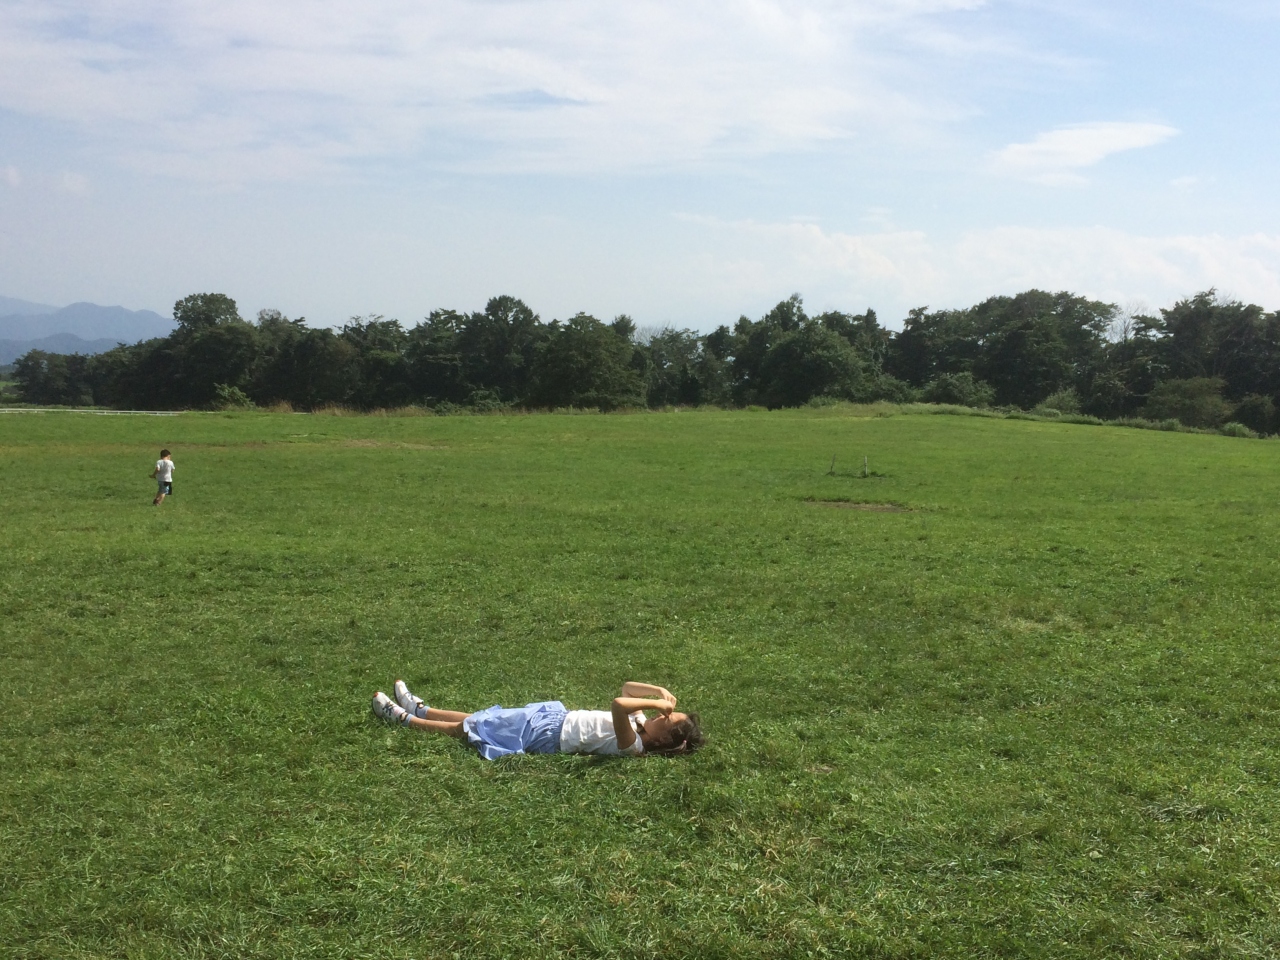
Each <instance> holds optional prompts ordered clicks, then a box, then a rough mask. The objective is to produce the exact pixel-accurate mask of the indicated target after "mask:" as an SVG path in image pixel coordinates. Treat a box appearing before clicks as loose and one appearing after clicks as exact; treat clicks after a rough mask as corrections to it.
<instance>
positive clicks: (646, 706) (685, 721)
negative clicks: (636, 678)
mask: <svg viewBox="0 0 1280 960" xmlns="http://www.w3.org/2000/svg"><path fill="white" fill-rule="evenodd" d="M395 694H396V700H395V701H394V702H393V701H392V699H391V698H390V697H388V696H387V695H386V694H385V693H383V692H382V691H381V690H379V691H378V692H377V693H375V694H374V695H373V712H374V713H376V714H377V715H378V716H380V717H382V718H383V719H384V720H392V721H394V722H396V723H399V724H400V725H402V726H406V727H416V728H417V729H419V730H434V731H435V732H436V733H443V734H447V735H448V736H451V737H456V738H457V739H459V740H466V741H468V742H469V743H470V744H471V745H472V746H473V747H475V748H476V749H477V750H479V751H480V756H482V757H484V758H485V759H486V760H496V759H498V757H505V756H506V755H507V754H510V753H596V754H605V755H609V756H624V757H640V756H644V755H645V754H647V753H650V754H653V753H656V754H667V753H692V752H693V751H694V750H697V749H698V748H699V747H700V746H702V744H703V742H704V737H703V736H702V730H701V729H700V728H699V727H698V715H697V714H696V713H677V712H676V698H675V697H674V696H672V695H671V692H670V691H669V690H667V689H666V687H656V686H654V685H653V684H651V683H635V682H633V681H627V682H626V683H624V684H623V685H622V695H621V696H619V697H617V698H616V699H615V700H614V701H613V705H612V707H611V708H610V709H608V710H566V709H565V707H564V704H563V703H561V702H560V701H559V700H549V701H546V702H544V703H531V704H529V705H528V706H524V707H489V708H488V709H487V710H480V711H478V712H476V713H462V712H461V711H458V710H437V709H436V708H435V707H428V706H427V705H426V704H425V703H423V702H422V698H421V697H415V696H414V695H413V694H412V693H410V692H409V688H408V687H406V686H405V685H404V681H403V680H397V681H396V685H395ZM646 710H655V711H657V714H658V715H657V716H656V717H654V718H653V719H648V718H646V716H645V713H644V711H646Z"/></svg>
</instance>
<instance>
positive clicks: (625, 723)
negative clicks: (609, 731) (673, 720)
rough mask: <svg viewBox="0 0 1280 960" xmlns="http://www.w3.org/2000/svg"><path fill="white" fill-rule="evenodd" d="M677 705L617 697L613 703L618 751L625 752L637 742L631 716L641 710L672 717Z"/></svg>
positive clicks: (637, 698)
mask: <svg viewBox="0 0 1280 960" xmlns="http://www.w3.org/2000/svg"><path fill="white" fill-rule="evenodd" d="M675 707H676V705H675V704H674V703H672V702H671V701H670V700H659V699H654V700H646V699H642V698H640V697H616V698H615V699H614V701H613V708H612V710H611V711H610V712H611V713H612V714H613V733H614V736H616V737H617V738H618V749H619V750H625V749H627V747H629V746H631V745H632V744H633V743H635V742H636V731H635V728H634V727H633V726H631V714H633V713H635V712H637V711H639V710H657V711H658V712H659V713H661V714H662V715H663V716H670V715H671V711H672V710H674V709H675Z"/></svg>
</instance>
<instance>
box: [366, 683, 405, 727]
mask: <svg viewBox="0 0 1280 960" xmlns="http://www.w3.org/2000/svg"><path fill="white" fill-rule="evenodd" d="M373 712H374V713H375V714H377V715H378V716H380V717H381V718H382V719H383V720H393V721H395V722H396V723H406V722H408V720H409V714H408V712H407V711H405V709H404V708H403V707H401V706H400V705H399V704H395V703H392V702H391V698H390V697H388V696H387V695H386V694H385V693H383V692H382V691H381V690H379V691H378V692H377V693H375V694H374V695H373Z"/></svg>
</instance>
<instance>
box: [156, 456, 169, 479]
mask: <svg viewBox="0 0 1280 960" xmlns="http://www.w3.org/2000/svg"><path fill="white" fill-rule="evenodd" d="M156 479H157V480H159V481H160V482H161V483H172V482H173V461H172V460H157V461H156Z"/></svg>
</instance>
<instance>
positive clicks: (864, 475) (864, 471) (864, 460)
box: [862, 457, 871, 480]
mask: <svg viewBox="0 0 1280 960" xmlns="http://www.w3.org/2000/svg"><path fill="white" fill-rule="evenodd" d="M869 476H871V474H869V473H867V458H866V457H863V458H862V479H864V480H865V479H866V478H867V477H869Z"/></svg>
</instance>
